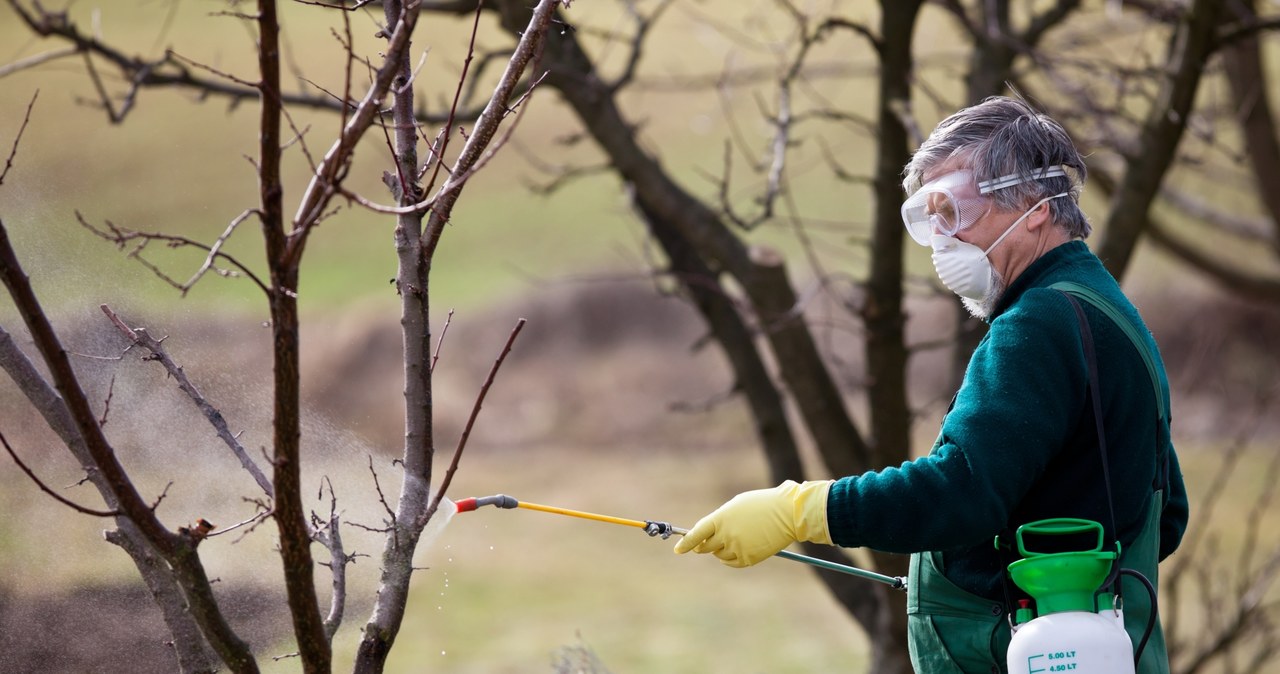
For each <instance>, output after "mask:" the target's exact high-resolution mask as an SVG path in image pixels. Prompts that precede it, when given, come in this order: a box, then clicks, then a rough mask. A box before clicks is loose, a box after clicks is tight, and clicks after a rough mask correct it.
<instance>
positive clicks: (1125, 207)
mask: <svg viewBox="0 0 1280 674" xmlns="http://www.w3.org/2000/svg"><path fill="white" fill-rule="evenodd" d="M1221 5H1222V2H1221V0H1195V1H1194V2H1193V3H1192V4H1191V6H1190V7H1189V8H1187V10H1186V11H1185V12H1183V13H1182V15H1181V17H1180V18H1179V21H1178V25H1177V27H1176V29H1175V30H1174V33H1173V36H1172V37H1171V39H1170V42H1169V51H1168V56H1167V58H1166V61H1165V64H1164V65H1165V72H1167V73H1168V76H1167V79H1165V80H1164V81H1163V82H1162V83H1161V86H1160V90H1159V91H1158V92H1157V94H1156V97H1155V99H1154V100H1153V101H1152V102H1151V108H1150V110H1148V112H1147V116H1146V120H1145V122H1144V123H1143V126H1142V131H1141V134H1140V136H1139V138H1138V140H1137V142H1136V143H1135V144H1134V147H1135V148H1137V150H1136V151H1135V153H1134V154H1131V155H1129V156H1127V157H1125V172H1124V177H1123V178H1122V179H1121V181H1120V185H1119V187H1118V189H1117V191H1116V193H1115V196H1114V197H1113V198H1112V200H1111V205H1110V210H1109V211H1108V213H1107V219H1106V226H1105V227H1104V228H1103V232H1102V241H1101V243H1100V244H1099V246H1098V257H1100V258H1102V262H1103V264H1105V265H1106V266H1107V270H1108V271H1110V272H1111V275H1112V276H1115V277H1116V278H1117V279H1121V278H1124V273H1125V271H1126V270H1127V269H1128V268H1129V261H1130V260H1131V259H1132V257H1133V251H1134V248H1135V247H1136V246H1137V243H1138V238H1139V237H1140V236H1141V235H1142V232H1143V228H1144V226H1145V225H1146V222H1147V211H1148V210H1150V208H1151V202H1152V201H1154V200H1155V197H1156V194H1157V193H1158V191H1159V189H1160V184H1161V183H1162V182H1163V181H1164V176H1165V174H1166V173H1168V171H1169V167H1170V166H1171V165H1172V164H1173V160H1174V158H1175V156H1176V155H1177V150H1178V143H1179V141H1181V140H1182V134H1183V132H1184V131H1185V130H1186V127H1187V117H1188V116H1190V114H1191V108H1192V105H1193V104H1194V103H1195V98H1196V89H1197V88H1198V87H1199V85H1200V75H1201V73H1203V72H1204V64H1205V63H1206V62H1207V61H1208V59H1209V55H1210V54H1211V53H1212V51H1213V41H1214V33H1215V31H1216V30H1217V27H1218V12H1219V10H1220V9H1221Z"/></svg>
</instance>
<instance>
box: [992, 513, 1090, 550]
mask: <svg viewBox="0 0 1280 674" xmlns="http://www.w3.org/2000/svg"><path fill="white" fill-rule="evenodd" d="M1090 532H1093V533H1096V534H1097V537H1098V542H1097V543H1095V544H1094V546H1093V548H1092V549H1089V550H1081V551H1080V552H1102V548H1103V546H1104V542H1103V540H1104V539H1103V534H1104V532H1103V529H1102V525H1101V524H1099V523H1097V522H1094V521H1093V520H1084V519H1078V518H1075V517H1055V518H1053V519H1047V520H1037V521H1035V522H1028V523H1026V524H1024V525H1022V526H1020V527H1018V530H1017V531H1016V532H1015V533H1014V538H1015V539H1016V541H1017V543H1018V554H1020V555H1022V556H1023V557H1040V556H1043V555H1049V554H1054V553H1050V552H1037V551H1035V550H1030V549H1028V548H1027V545H1026V541H1025V539H1024V536H1026V535H1027V534H1031V535H1035V536H1070V535H1074V534H1087V533H1090Z"/></svg>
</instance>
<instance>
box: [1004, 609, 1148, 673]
mask: <svg viewBox="0 0 1280 674" xmlns="http://www.w3.org/2000/svg"><path fill="white" fill-rule="evenodd" d="M1108 614H1110V615H1108ZM1007 662H1008V665H1009V674H1041V673H1044V674H1054V673H1056V672H1074V673H1075V674H1134V667H1133V644H1132V642H1130V640H1129V633H1128V632H1125V630H1124V616H1123V615H1122V614H1121V613H1120V612H1119V611H1108V610H1105V609H1104V611H1103V613H1090V612H1088V611H1064V612H1061V613H1050V614H1049V615H1043V616H1040V617H1039V618H1036V619H1034V620H1032V621H1030V622H1028V623H1026V624H1023V625H1019V626H1018V627H1017V630H1016V631H1014V633H1013V640H1012V641H1010V642H1009V655H1008V658H1007Z"/></svg>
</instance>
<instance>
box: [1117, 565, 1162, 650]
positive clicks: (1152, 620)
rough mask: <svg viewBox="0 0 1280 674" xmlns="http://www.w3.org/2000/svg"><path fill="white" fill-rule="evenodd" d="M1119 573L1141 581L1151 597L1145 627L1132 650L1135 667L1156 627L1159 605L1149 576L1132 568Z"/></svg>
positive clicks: (1121, 570)
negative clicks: (1134, 648) (1149, 610)
mask: <svg viewBox="0 0 1280 674" xmlns="http://www.w3.org/2000/svg"><path fill="white" fill-rule="evenodd" d="M1120 575H1122V576H1133V577H1134V578H1137V579H1138V580H1139V581H1140V582H1141V583H1142V586H1143V587H1145V588H1147V595H1148V596H1149V597H1151V615H1148V616H1147V629H1146V630H1144V631H1143V632H1142V640H1141V641H1139V642H1138V649H1137V650H1136V651H1134V652H1133V666H1134V668H1135V669H1136V668H1137V667H1138V660H1140V659H1141V658H1142V651H1143V650H1145V649H1146V647H1147V640H1148V639H1150V638H1151V633H1152V632H1154V631H1155V629H1156V619H1157V618H1158V617H1159V616H1160V610H1159V609H1160V607H1159V605H1158V604H1157V602H1156V588H1155V586H1154V585H1152V584H1151V580H1150V579H1149V578H1147V577H1146V576H1144V575H1142V574H1141V573H1138V572H1137V571H1134V570H1133V569H1120Z"/></svg>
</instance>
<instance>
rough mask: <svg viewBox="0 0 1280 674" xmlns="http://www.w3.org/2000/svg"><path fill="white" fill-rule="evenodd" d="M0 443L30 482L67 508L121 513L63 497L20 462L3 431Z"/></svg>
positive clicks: (102, 513) (109, 514) (98, 514)
mask: <svg viewBox="0 0 1280 674" xmlns="http://www.w3.org/2000/svg"><path fill="white" fill-rule="evenodd" d="M0 444H3V445H4V449H5V451H6V452H9V456H10V457H11V458H12V459H13V462H14V463H16V464H18V468H21V469H22V472H24V473H26V474H27V477H28V478H31V481H32V482H34V483H36V486H37V487H39V488H40V491H42V492H44V493H46V494H48V495H50V496H52V497H53V499H54V500H55V501H57V502H58V503H61V504H62V505H64V506H67V507H68V508H71V509H72V510H74V511H76V512H78V513H82V514H84V515H92V516H94V517H118V516H120V515H121V512H120V511H119V510H93V509H92V508H86V507H84V506H82V505H79V504H77V503H75V502H74V501H71V500H68V499H66V498H64V497H63V496H62V495H61V494H59V493H58V492H56V491H54V490H53V489H51V488H50V487H49V486H48V485H46V484H45V483H44V482H41V481H40V478H38V477H36V474H35V472H33V471H32V470H31V469H30V468H28V467H27V464H25V463H23V462H22V459H20V458H18V453H17V452H15V451H13V448H12V447H10V446H9V441H8V440H6V439H5V437H4V433H0Z"/></svg>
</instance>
